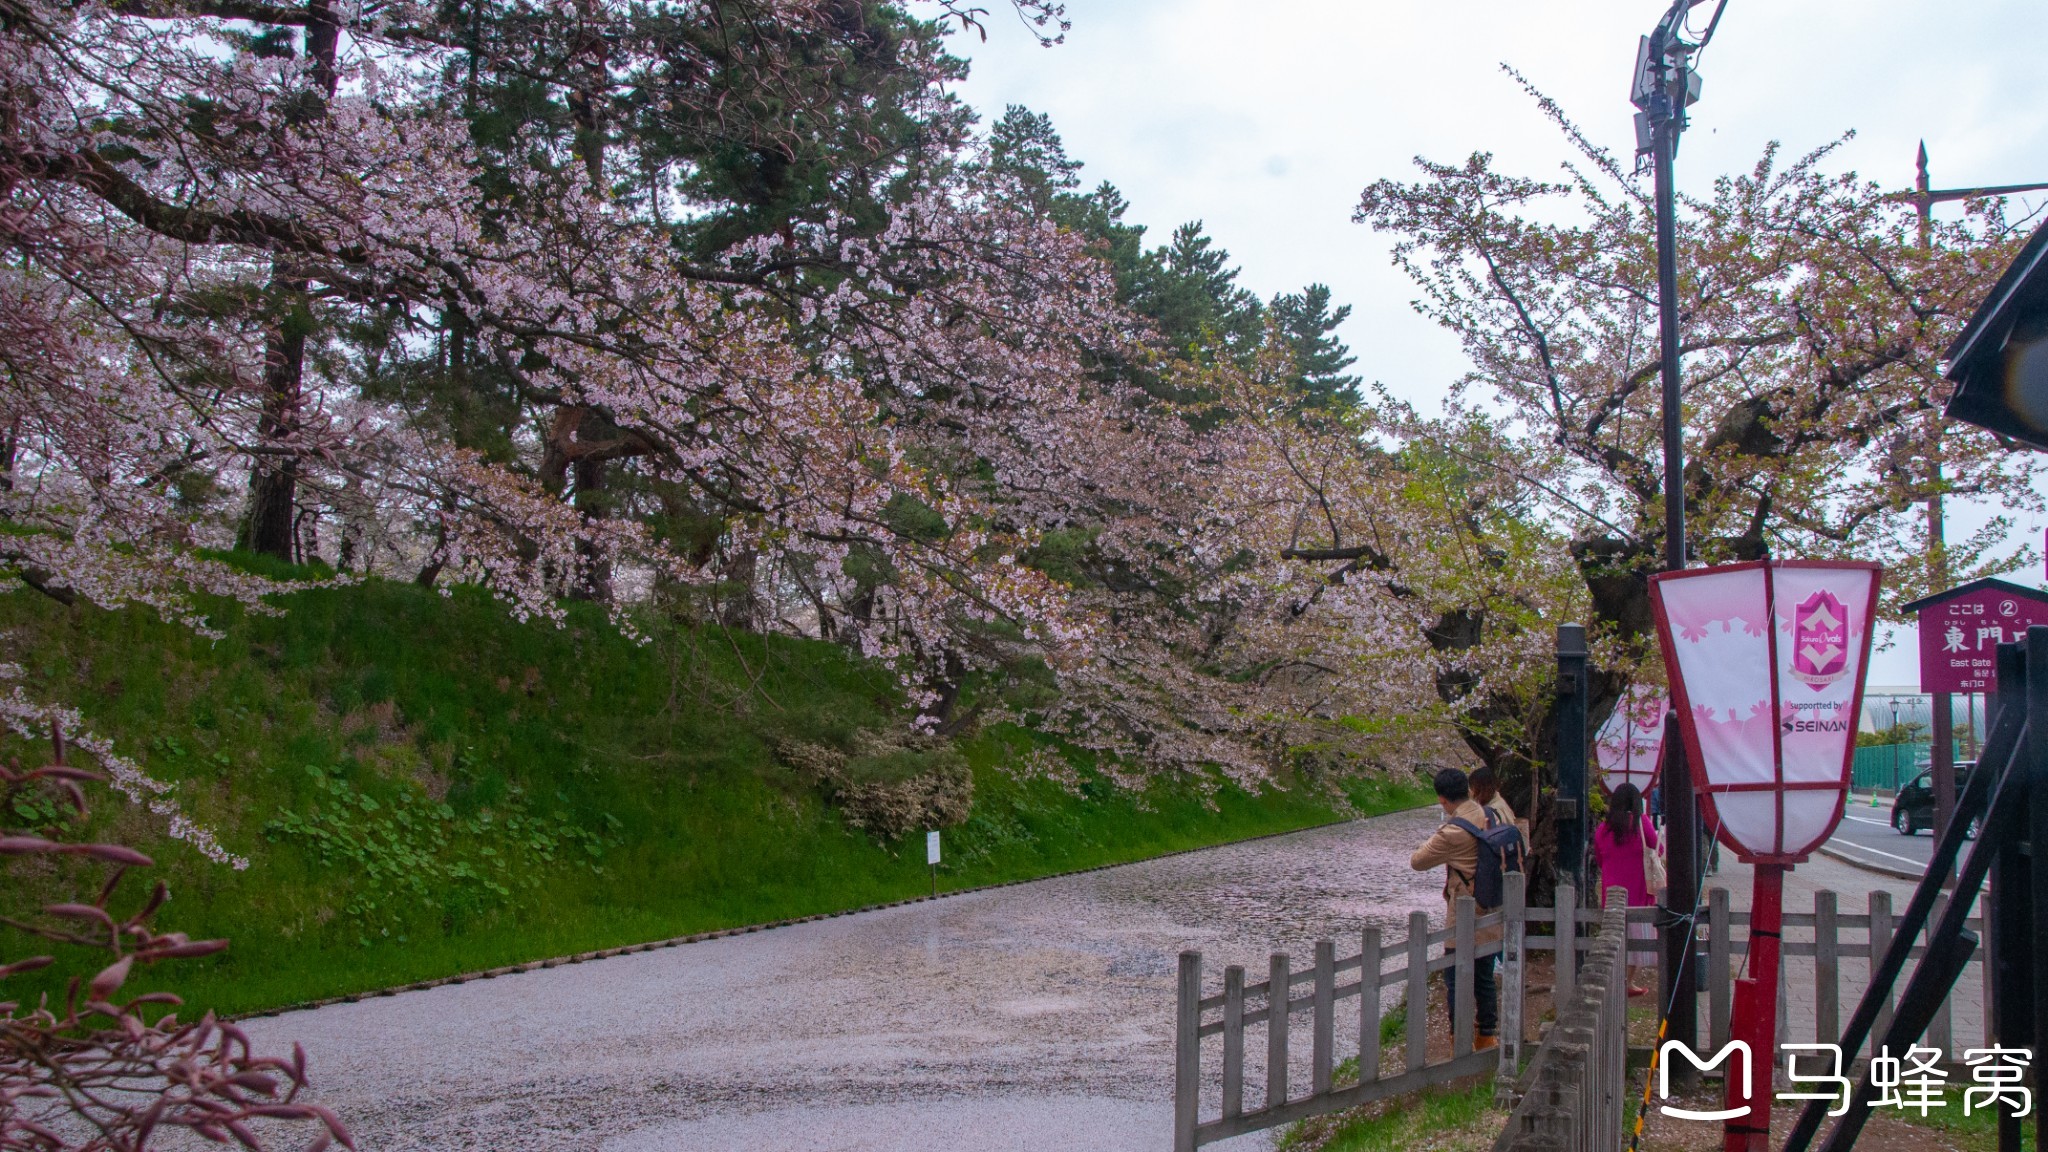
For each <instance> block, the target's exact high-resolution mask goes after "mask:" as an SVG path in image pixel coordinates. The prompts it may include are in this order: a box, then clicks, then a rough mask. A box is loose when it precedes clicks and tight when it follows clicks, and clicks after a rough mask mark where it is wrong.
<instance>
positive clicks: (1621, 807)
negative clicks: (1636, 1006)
mask: <svg viewBox="0 0 2048 1152" xmlns="http://www.w3.org/2000/svg"><path fill="white" fill-rule="evenodd" d="M1663 847H1664V846H1663V845H1662V844H1661V843H1659V842H1658V838H1657V830H1656V829H1654V828H1652V827H1650V822H1649V821H1648V820H1645V819H1643V799H1642V793H1640V792H1638V791H1637V790H1636V786H1635V785H1633V784H1623V785H1622V786H1621V787H1619V788H1616V789H1615V790H1614V794H1613V795H1611V796H1609V797H1608V798H1607V817H1606V819H1604V820H1602V821H1601V822H1600V826H1599V827H1597V828H1595V829H1593V863H1594V865H1595V866H1596V867H1598V868H1599V869H1600V901H1601V903H1602V904H1603V905H1604V904H1605V903H1606V902H1607V890H1608V889H1609V888H1624V889H1627V890H1628V905H1629V907H1631V908H1641V907H1644V906H1646V905H1651V904H1655V903H1656V902H1657V894H1656V893H1655V892H1652V891H1650V882H1649V880H1648V878H1647V872H1648V869H1647V867H1646V862H1645V860H1644V858H1643V857H1644V855H1645V854H1646V853H1651V852H1661V851H1662V850H1663ZM1656 932H1657V926H1656V925H1654V924H1630V925H1629V926H1628V938H1629V941H1630V943H1631V944H1633V943H1634V942H1636V941H1644V942H1650V941H1654V940H1655V939H1656ZM1631 955H1633V953H1631ZM1628 975H1629V983H1628V994H1629V995H1631V996H1646V995H1648V994H1649V992H1650V990H1649V988H1647V987H1645V986H1644V985H1643V984H1642V983H1641V981H1639V980H1638V979H1637V977H1636V966H1635V965H1633V964H1631V965H1629V970H1628Z"/></svg>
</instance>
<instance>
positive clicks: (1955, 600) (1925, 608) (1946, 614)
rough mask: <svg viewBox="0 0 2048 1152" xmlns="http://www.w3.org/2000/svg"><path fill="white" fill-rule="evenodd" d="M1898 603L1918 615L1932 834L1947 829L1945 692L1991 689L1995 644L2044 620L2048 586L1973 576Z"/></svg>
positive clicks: (1948, 704)
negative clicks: (1928, 725)
mask: <svg viewBox="0 0 2048 1152" xmlns="http://www.w3.org/2000/svg"><path fill="white" fill-rule="evenodd" d="M1905 608H1906V610H1907V611H1909V612H1913V613H1915V614H1916V615H1917V616H1918V617H1919V629H1920V690H1921V691H1922V692H1926V693H1930V694H1932V695H1933V697H1934V726H1933V727H1934V731H1933V733H1932V736H1933V740H1934V744H1933V747H1932V749H1931V750H1930V751H1931V761H1932V762H1931V764H1930V765H1929V772H1930V776H1931V782H1932V783H1933V785H1934V835H1935V836H1936V838H1939V837H1940V836H1941V834H1942V833H1943V832H1945V831H1947V829H1948V821H1949V816H1950V814H1951V813H1953V812H1954V811H1955V802H1956V768H1955V735H1954V732H1953V729H1954V719H1953V709H1954V707H1955V705H1954V702H1953V700H1952V698H1951V694H1952V693H1956V692H1968V693H1977V692H1990V691H1993V690H1994V689H1995V688H1996V687H1997V679H1998V670H1997V661H1998V646H1999V644H2001V643H2016V642H2018V641H2019V640H2021V639H2023V638H2024V637H2025V636H2026V633H2027V629H2028V628H2029V627H2031V626H2033V625H2036V624H2048V592H2041V591H2038V590H2036V589H2033V588H2028V587H2025V586H2023V585H2019V584H2014V583H2011V582H2010V581H2006V580H1996V579H1983V580H1972V581H1970V582H1969V583H1967V584H1958V585H1957V586H1955V587H1954V588H1950V589H1948V590H1947V591H1945V592H1936V593H1935V594H1934V595H1932V596H1927V597H1923V598H1921V599H1919V600H1915V601H1913V602H1912V603H1910V604H1907V605H1905ZM1973 723H1974V721H1973ZM1974 735H1975V734H1974V733H1973V734H1972V738H1973V739H1974Z"/></svg>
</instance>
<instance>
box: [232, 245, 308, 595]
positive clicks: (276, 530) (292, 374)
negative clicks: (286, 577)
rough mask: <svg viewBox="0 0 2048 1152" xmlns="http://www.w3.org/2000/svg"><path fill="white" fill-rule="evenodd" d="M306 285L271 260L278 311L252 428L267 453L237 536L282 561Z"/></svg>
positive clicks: (289, 557) (293, 478)
mask: <svg viewBox="0 0 2048 1152" xmlns="http://www.w3.org/2000/svg"><path fill="white" fill-rule="evenodd" d="M306 289H307V283H306V280H305V278H304V277H295V276H291V275H289V274H287V273H286V272H285V271H284V269H283V267H282V262H281V261H280V262H275V263H273V264H272V266H271V290H272V292H274V293H275V294H276V296H277V297H278V313H279V315H278V317H277V319H276V320H275V321H273V323H272V325H271V329H270V332H269V334H268V335H267V336H266V337H265V341H264V350H263V416H262V419H261V420H260V421H259V422H258V424H257V429H256V434H257V439H258V441H259V442H260V443H261V444H262V445H263V446H264V447H265V448H267V449H269V452H268V453H266V454H264V455H262V456H259V457H257V460H256V465H255V467H254V468H252V469H250V472H249V507H248V511H247V512H246V513H245V514H244V516H243V519H242V527H241V531H240V532H239V533H238V534H237V538H236V540H235V546H236V547H238V548H242V549H245V550H247V551H250V552H255V553H258V554H260V555H264V556H275V557H277V558H278V559H280V560H284V561H286V562H290V561H293V560H296V559H297V558H298V557H297V555H296V552H297V549H296V548H295V547H294V545H295V544H296V542H297V541H296V540H295V536H296V535H297V533H296V532H295V531H294V529H295V528H296V527H297V519H298V485H299V461H298V457H297V456H295V455H293V454H292V452H293V450H294V448H295V445H294V444H293V443H292V440H293V437H294V436H295V435H296V433H297V431H298V422H299V407H300V402H301V399H302V389H303V388H304V385H305V367H306V328H307V325H308V317H307V310H306Z"/></svg>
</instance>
